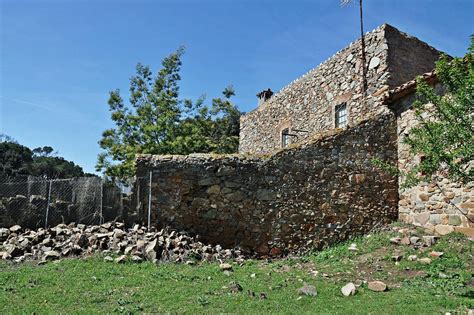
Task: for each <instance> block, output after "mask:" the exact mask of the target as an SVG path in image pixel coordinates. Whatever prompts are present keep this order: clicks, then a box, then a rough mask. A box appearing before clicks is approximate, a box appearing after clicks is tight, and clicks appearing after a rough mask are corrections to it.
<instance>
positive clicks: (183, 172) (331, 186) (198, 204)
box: [137, 115, 398, 255]
mask: <svg viewBox="0 0 474 315" xmlns="http://www.w3.org/2000/svg"><path fill="white" fill-rule="evenodd" d="M396 141H397V139H396V121H395V118H394V116H393V115H385V116H379V117H377V118H374V119H372V120H368V121H365V122H363V123H361V124H360V125H357V126H355V127H352V128H349V129H346V130H337V131H333V132H332V133H331V134H328V135H326V136H324V137H320V138H316V139H312V140H309V141H306V142H305V143H303V144H301V145H300V146H298V147H293V148H287V149H285V150H281V151H280V152H278V153H276V154H274V155H271V156H260V157H257V156H246V155H229V156H214V155H203V154H201V155H191V156H151V155H143V156H140V157H139V158H138V159H137V167H138V170H137V176H141V177H146V176H147V174H148V173H149V171H150V170H152V174H153V175H152V215H151V216H152V222H153V223H154V224H157V225H159V226H171V227H172V228H175V229H178V230H184V231H187V232H189V233H191V234H193V235H200V237H201V239H202V240H205V241H206V242H210V243H214V244H215V243H219V244H221V245H222V246H225V247H233V246H240V247H242V248H243V249H246V250H250V251H256V252H258V253H260V254H263V255H265V254H270V255H280V254H282V253H284V252H286V251H296V250H298V249H300V248H305V247H311V248H314V247H315V248H319V247H321V246H323V245H326V244H330V243H334V242H337V241H339V240H344V239H347V238H348V237H349V236H354V235H361V234H363V233H367V232H368V231H370V230H371V229H372V228H373V227H374V226H377V225H379V224H384V223H388V222H390V221H392V220H396V218H397V214H398V212H397V203H398V191H397V187H398V186H397V178H395V177H392V176H389V175H387V174H384V173H382V172H379V171H378V170H377V169H376V168H374V167H373V165H372V163H371V159H372V158H375V157H377V158H380V159H384V160H387V161H391V162H395V161H396V155H397V148H396ZM146 207H147V202H146V200H144V201H143V203H142V213H146Z"/></svg>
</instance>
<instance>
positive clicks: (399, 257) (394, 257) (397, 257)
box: [392, 255, 403, 261]
mask: <svg viewBox="0 0 474 315" xmlns="http://www.w3.org/2000/svg"><path fill="white" fill-rule="evenodd" d="M402 258H403V255H393V256H392V260H393V261H400V260H402Z"/></svg>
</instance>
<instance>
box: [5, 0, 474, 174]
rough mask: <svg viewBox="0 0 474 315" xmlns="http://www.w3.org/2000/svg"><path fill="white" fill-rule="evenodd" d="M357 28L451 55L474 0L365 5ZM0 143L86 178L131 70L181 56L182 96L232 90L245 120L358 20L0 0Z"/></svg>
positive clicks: (112, 0)
mask: <svg viewBox="0 0 474 315" xmlns="http://www.w3.org/2000/svg"><path fill="white" fill-rule="evenodd" d="M364 5H365V29H366V31H370V30H372V29H374V28H375V27H377V26H378V25H380V24H383V23H384V22H386V23H389V24H391V25H393V26H395V27H397V28H398V29H400V30H402V31H404V32H407V33H409V34H411V35H414V36H416V37H418V38H420V39H421V40H423V41H426V42H428V43H429V44H430V45H432V46H434V47H436V48H437V49H439V50H442V51H445V52H447V53H449V54H451V55H456V56H460V55H463V54H464V53H465V52H466V49H467V47H468V44H469V35H470V34H473V33H474V23H473V20H472V16H474V1H473V0H464V1H463V0H444V1H443V0H431V1H429V0H396V1H395V0H365V1H364ZM0 11H1V13H0V14H1V15H0V133H5V134H7V135H10V136H11V137H13V138H15V139H16V140H17V141H18V142H20V143H21V144H24V145H27V146H29V147H31V148H34V147H37V146H44V145H50V146H53V147H54V148H55V149H56V150H57V151H59V153H60V155H61V156H64V157H65V158H67V159H69V160H73V161H74V162H76V163H78V164H79V165H81V166H83V167H84V169H85V170H86V171H89V172H92V171H93V170H94V165H95V161H96V156H97V154H98V152H99V151H100V149H99V146H98V144H97V141H98V140H99V139H100V136H101V133H102V131H103V130H104V129H106V128H109V127H111V126H112V124H111V122H110V119H109V112H108V107H107V98H108V92H109V91H110V90H112V89H115V88H120V89H121V90H122V91H123V92H125V91H127V90H128V80H129V78H130V76H131V75H132V74H133V73H134V67H135V64H136V63H137V62H141V63H144V64H147V65H150V66H151V68H152V69H153V70H156V69H158V68H159V65H160V61H161V59H162V58H163V57H164V56H166V55H167V54H169V53H170V52H172V51H174V50H175V49H176V48H178V47H179V46H180V45H185V46H186V54H185V55H184V57H183V68H182V82H181V96H182V97H183V98H192V99H196V98H198V97H199V96H200V95H202V94H206V95H207V96H208V98H209V99H210V98H212V97H215V96H218V95H220V92H221V91H222V89H223V88H224V87H226V86H227V85H229V84H232V85H233V86H234V88H235V90H236V92H237V95H236V97H235V98H234V102H235V103H236V104H237V105H238V106H239V108H240V109H241V110H243V111H249V110H251V109H252V108H254V107H255V105H256V97H255V94H256V93H257V92H259V91H260V90H262V89H264V88H268V87H270V88H272V89H273V90H274V91H278V90H279V89H280V88H282V87H283V86H285V85H286V84H287V83H289V82H290V81H292V80H293V79H295V78H297V77H299V76H301V75H302V74H304V73H305V72H307V71H308V70H309V69H311V68H313V67H315V66H316V65H318V64H319V63H320V62H321V61H324V60H325V59H327V58H328V57H330V56H331V55H333V54H334V53H335V52H336V51H338V50H340V49H341V48H343V47H345V46H346V45H347V44H348V43H349V42H351V41H353V40H355V39H356V38H357V35H358V31H359V29H358V27H359V26H358V9H357V7H356V6H355V5H352V6H349V7H344V8H342V7H340V5H339V1H338V0H312V1H309V0H308V1H305V0H287V1H283V0H282V1H278V0H268V1H265V0H261V1H259V0H232V1H231V0H187V1H186V0H173V1H171V0H169V1H146V0H142V1H141V0H134V1H132V0H130V1H120V0H94V1H93V0H89V1H87V0H77V1H76V0H49V1H47V0H31V1H26V0H0Z"/></svg>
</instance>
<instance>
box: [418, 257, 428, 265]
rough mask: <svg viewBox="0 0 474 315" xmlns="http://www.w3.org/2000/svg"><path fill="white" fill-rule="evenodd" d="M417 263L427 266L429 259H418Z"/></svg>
mask: <svg viewBox="0 0 474 315" xmlns="http://www.w3.org/2000/svg"><path fill="white" fill-rule="evenodd" d="M418 262H419V263H420V264H423V265H429V264H431V259H429V258H428V257H425V258H418Z"/></svg>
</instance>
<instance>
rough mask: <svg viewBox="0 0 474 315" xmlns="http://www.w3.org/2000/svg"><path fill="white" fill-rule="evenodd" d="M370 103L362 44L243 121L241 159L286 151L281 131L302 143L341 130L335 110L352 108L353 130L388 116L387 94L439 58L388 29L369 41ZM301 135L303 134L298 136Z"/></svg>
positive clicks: (343, 52)
mask: <svg viewBox="0 0 474 315" xmlns="http://www.w3.org/2000/svg"><path fill="white" fill-rule="evenodd" d="M365 40H366V59H367V64H366V67H367V69H368V70H367V78H368V91H367V94H368V97H367V98H366V100H365V101H364V102H363V101H362V100H361V94H360V93H361V89H360V86H361V84H360V80H361V72H362V71H361V68H360V67H361V62H360V41H356V42H354V43H352V44H350V45H349V46H348V47H346V48H344V49H342V50H341V51H339V52H338V53H337V54H336V55H334V56H333V57H331V58H329V59H328V60H327V61H325V62H323V63H322V64H321V65H319V66H318V67H317V68H315V69H313V70H311V71H309V72H308V73H307V74H305V75H304V76H302V77H301V78H299V79H297V80H295V81H293V82H292V83H291V84H290V85H288V86H286V87H285V88H283V89H282V90H281V91H280V92H279V93H276V94H275V95H274V96H273V97H271V98H270V99H269V100H267V101H265V102H262V104H261V105H260V106H259V107H258V108H257V109H255V110H254V111H252V112H250V113H248V114H246V115H244V116H243V117H242V118H241V121H240V125H241V130H240V148H239V151H240V152H241V153H270V152H272V151H273V150H275V149H278V148H280V147H281V131H282V130H283V129H285V128H289V129H290V133H292V134H295V135H296V137H295V136H292V137H290V142H301V141H304V140H305V139H307V138H310V137H312V136H313V135H314V134H316V133H319V132H321V131H325V130H330V129H333V128H334V127H335V121H334V116H335V115H334V110H335V106H337V105H339V104H341V103H343V102H346V104H347V108H348V113H349V115H348V118H349V119H348V120H349V125H354V124H356V123H357V122H358V121H360V120H363V119H365V116H366V115H367V114H375V113H385V112H386V111H387V108H386V107H385V106H382V105H381V101H379V97H378V96H380V95H381V94H382V93H383V92H386V91H388V90H389V89H391V88H393V87H395V86H397V85H399V84H400V83H402V82H403V81H404V80H411V79H413V77H414V76H415V75H417V74H421V73H423V72H427V71H430V70H432V69H433V68H434V61H435V60H437V58H438V56H439V53H438V51H436V50H435V49H434V48H432V47H430V46H428V45H427V44H426V43H424V42H422V41H420V40H418V39H416V38H413V37H410V36H408V35H407V34H404V33H401V32H400V31H398V30H397V29H395V28H394V27H392V26H389V25H387V24H384V25H382V26H380V27H379V28H377V29H375V30H374V31H372V32H371V33H368V34H367V35H365ZM295 130H302V131H305V132H301V131H295Z"/></svg>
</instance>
